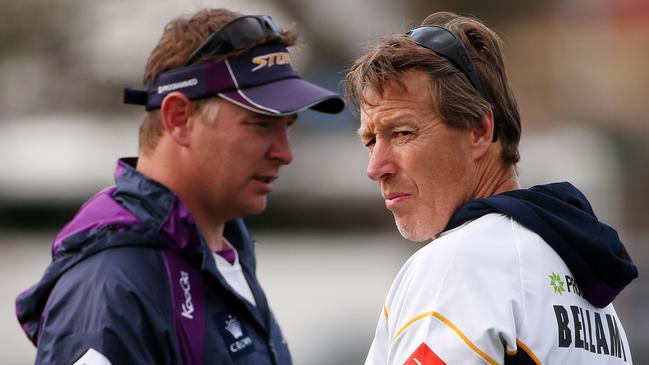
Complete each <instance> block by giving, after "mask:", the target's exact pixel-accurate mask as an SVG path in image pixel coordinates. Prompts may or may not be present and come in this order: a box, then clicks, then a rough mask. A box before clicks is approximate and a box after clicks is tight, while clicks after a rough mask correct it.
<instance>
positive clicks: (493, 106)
mask: <svg viewBox="0 0 649 365" xmlns="http://www.w3.org/2000/svg"><path fill="white" fill-rule="evenodd" d="M501 45H502V42H501V40H500V38H499V37H498V36H497V35H496V34H495V33H494V32H493V31H491V30H490V29H489V28H487V27H486V26H485V25H484V24H482V23H480V22H479V21H477V20H475V19H472V18H468V17H461V16H458V15H455V14H451V13H445V12H443V13H435V14H432V15H430V16H429V17H427V18H426V20H424V22H423V23H422V25H421V26H420V27H417V28H415V29H412V30H411V31H409V32H407V33H406V34H400V35H395V36H392V37H387V38H384V39H383V40H381V41H380V42H379V44H378V45H376V46H375V47H373V48H372V49H370V50H369V51H368V52H367V53H365V54H364V55H362V56H361V57H360V58H359V59H358V60H357V61H356V62H355V64H354V65H353V66H352V68H351V70H350V72H349V73H348V75H347V79H346V86H347V91H348V95H349V97H350V100H351V101H352V102H353V103H354V104H355V105H356V106H358V107H359V109H360V129H359V135H360V137H361V139H362V142H363V144H364V145H365V146H366V147H367V148H368V150H369V152H370V158H369V164H368V167H367V175H368V176H369V177H370V178H371V179H372V180H374V181H376V182H377V183H378V184H379V187H380V189H381V193H382V195H383V198H384V199H385V204H386V206H387V208H388V209H389V210H390V211H392V213H393V215H394V218H395V221H396V224H397V227H398V229H399V231H400V233H401V234H402V236H403V237H405V238H407V239H409V240H412V241H425V240H432V241H431V242H430V243H428V244H427V245H426V246H424V247H423V248H422V249H421V250H419V251H418V252H417V253H415V254H414V255H413V256H412V257H411V258H410V259H409V260H408V261H407V262H406V263H405V265H404V266H403V268H402V269H401V271H400V272H399V274H398V275H397V277H396V279H395V280H394V282H393V284H392V287H391V288H390V290H389V292H388V294H387V298H386V301H385V304H384V306H383V309H382V313H381V314H380V318H379V323H378V325H377V329H376V334H375V337H374V341H373V343H372V346H371V348H370V351H369V354H368V357H367V360H366V364H368V365H369V364H372V365H374V364H377V365H378V364H382V365H385V364H391V365H392V364H393V365H401V364H408V365H424V364H428V365H431V364H436V365H439V364H453V365H458V364H537V365H539V364H630V363H631V353H630V350H629V344H628V342H627V338H626V335H625V333H624V329H623V327H622V324H621V323H620V320H619V318H618V316H617V314H616V313H615V310H614V308H613V305H612V304H611V302H612V301H613V299H614V298H615V296H616V295H617V294H618V293H620V291H621V290H622V289H623V288H624V287H625V286H626V285H627V284H629V282H630V281H631V280H633V279H634V278H635V277H637V270H636V268H635V266H634V265H633V263H632V262H631V259H630V258H629V256H628V255H627V253H626V251H625V249H624V247H623V245H622V243H621V242H620V240H619V238H618V235H617V233H616V232H615V230H613V229H612V228H611V227H609V226H607V225H605V224H604V223H601V222H600V221H598V219H597V218H596V216H595V214H594V213H593V210H592V208H591V207H590V204H589V203H588V201H587V200H586V198H585V197H584V195H583V194H582V193H580V192H579V191H578V190H577V189H576V188H575V187H574V186H572V185H571V184H569V183H566V182H564V183H555V184H548V185H540V186H535V187H532V188H529V189H521V188H520V186H519V183H518V178H517V171H516V167H515V165H516V163H517V161H518V159H519V153H518V142H519V138H520V133H521V125H520V118H519V113H518V107H517V105H516V100H515V98H514V95H513V93H512V90H511V87H510V86H509V82H508V80H507V75H506V73H505V67H504V63H503V55H502V52H501Z"/></svg>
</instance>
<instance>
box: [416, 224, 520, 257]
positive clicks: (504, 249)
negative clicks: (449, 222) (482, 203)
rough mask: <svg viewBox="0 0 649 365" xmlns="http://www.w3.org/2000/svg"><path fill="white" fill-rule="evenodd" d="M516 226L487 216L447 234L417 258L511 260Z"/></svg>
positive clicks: (423, 250) (421, 251)
mask: <svg viewBox="0 0 649 365" xmlns="http://www.w3.org/2000/svg"><path fill="white" fill-rule="evenodd" d="M515 225H516V222H513V221H512V219H511V218H510V217H507V216H504V215H501V214H487V215H484V216H482V217H480V218H477V219H475V220H472V221H469V222H467V223H465V224H463V225H461V226H459V227H457V228H455V229H452V230H450V231H447V232H444V233H443V234H441V235H440V236H439V237H438V238H437V239H435V240H433V241H431V242H430V243H428V244H427V245H426V246H424V247H423V248H422V249H421V250H420V251H419V252H417V254H415V255H419V256H420V259H425V260H430V259H434V258H439V259H443V260H448V259H449V258H450V257H456V256H458V255H459V256H461V257H464V256H467V255H468V256H469V257H470V256H474V255H475V256H477V257H478V258H479V257H482V258H484V257H485V256H489V255H492V254H493V255H499V256H501V257H502V256H507V255H508V254H510V253H515V249H514V245H513V243H514V226H515ZM440 255H443V256H446V258H442V257H440Z"/></svg>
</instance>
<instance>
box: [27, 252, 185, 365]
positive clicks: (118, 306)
mask: <svg viewBox="0 0 649 365" xmlns="http://www.w3.org/2000/svg"><path fill="white" fill-rule="evenodd" d="M167 318H172V317H171V304H170V298H169V294H168V284H167V283H166V276H165V274H164V264H163V263H162V261H161V259H160V256H159V254H158V253H157V251H155V250H153V249H146V248H142V247H122V248H112V249H107V250H104V251H102V252H99V253H97V254H95V255H93V256H91V257H89V258H87V259H85V260H84V261H82V262H80V263H78V264H77V265H75V266H74V267H72V268H71V269H70V270H69V271H67V272H66V273H65V274H63V276H62V277H61V278H60V279H59V281H58V282H57V284H56V286H55V288H54V290H53V291H52V293H51V295H50V298H49V300H48V304H47V306H46V308H45V311H44V313H43V316H42V319H41V329H40V331H39V333H40V335H39V339H38V351H37V355H36V356H37V357H36V364H66V365H69V364H75V363H77V362H78V361H79V359H80V358H82V357H83V359H82V361H79V362H78V363H84V364H88V365H92V364H101V365H105V364H113V365H114V364H169V363H176V362H177V361H176V358H175V357H174V356H175V355H174V353H175V352H174V351H173V348H174V345H173V341H174V340H173V335H172V334H173V328H172V326H173V325H172V324H171V321H168V320H166V319H167Z"/></svg>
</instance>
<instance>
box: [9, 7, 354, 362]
mask: <svg viewBox="0 0 649 365" xmlns="http://www.w3.org/2000/svg"><path fill="white" fill-rule="evenodd" d="M295 38H296V35H295V33H294V31H282V30H281V29H280V28H279V27H278V26H277V25H276V24H275V23H274V22H273V20H272V19H271V18H270V17H268V16H241V15H239V14H236V13H233V12H231V11H228V10H224V9H218V10H202V11H199V12H197V13H196V14H194V15H193V16H191V17H189V18H185V17H180V18H177V19H175V20H173V21H171V22H170V23H169V24H167V25H166V27H165V29H164V32H163V35H162V38H161V39H160V41H159V43H158V45H157V46H156V47H155V48H154V49H153V51H152V53H151V55H150V57H149V61H148V63H147V65H146V70H145V75H144V81H145V88H144V89H143V90H135V89H126V90H125V92H124V101H125V102H126V103H128V104H136V105H143V106H144V107H145V108H146V114H145V115H144V117H143V120H142V123H141V126H140V140H139V142H140V148H139V158H124V159H121V160H119V162H118V164H117V168H116V170H115V174H114V175H115V182H116V183H115V186H112V187H110V188H107V189H105V190H103V191H101V192H99V193H98V194H97V195H95V196H94V197H93V198H92V199H90V200H89V201H88V202H87V203H86V204H84V205H83V206H82V207H81V209H80V211H79V212H78V213H77V215H76V216H75V217H74V218H73V220H72V221H71V222H70V223H68V224H67V225H66V226H65V227H64V228H63V229H62V231H61V232H60V233H59V234H58V235H57V237H56V238H55V240H54V243H53V247H52V255H53V261H52V263H51V265H50V267H49V268H48V269H47V271H46V272H45V275H44V276H43V278H42V280H41V281H40V282H39V283H38V284H36V285H35V286H34V287H32V288H30V289H29V290H27V291H25V292H24V293H22V294H21V295H20V296H19V297H18V299H17V303H16V305H17V314H18V318H19V321H20V323H21V324H22V327H23V329H24V330H25V332H26V333H27V335H28V336H29V338H30V339H31V340H32V341H33V342H34V343H35V344H37V346H38V352H37V358H36V363H38V364H102V365H105V364H185V365H189V364H250V365H252V364H255V365H259V364H290V363H291V357H290V355H289V351H288V347H287V344H286V342H285V340H284V337H283V335H282V332H281V331H280V328H279V326H278V324H277V323H276V321H275V318H274V317H273V314H272V313H271V310H270V307H269V304H268V302H267V300H266V296H265V294H264V292H263V290H262V288H261V287H260V285H259V282H258V280H257V277H256V273H255V270H256V262H255V254H254V244H253V241H252V239H251V238H250V235H249V233H248V231H247V229H246V226H245V224H244V222H243V221H242V219H241V218H242V217H244V216H247V215H251V214H258V213H260V212H261V211H263V210H264V208H265V206H266V197H267V195H268V194H269V193H270V192H271V190H272V187H273V182H274V181H275V180H276V179H277V178H278V176H279V170H280V167H281V166H283V165H286V164H289V163H290V162H291V160H292V159H293V156H292V153H291V148H290V146H289V143H288V134H287V133H288V129H289V127H290V126H291V125H292V124H293V123H294V122H295V120H296V113H297V112H299V111H301V110H304V109H307V108H311V109H314V110H317V111H320V112H325V113H337V112H340V111H341V110H342V109H343V107H344V102H343V101H342V99H341V98H340V97H339V96H337V95H336V94H334V93H332V92H330V91H327V90H324V89H322V88H320V87H318V86H315V85H313V84H310V83H308V82H306V81H304V80H302V79H301V78H300V76H299V75H298V74H297V72H296V71H295V69H294V68H293V67H292V66H291V62H290V57H289V54H288V51H287V49H286V47H288V46H291V45H293V43H294V42H295Z"/></svg>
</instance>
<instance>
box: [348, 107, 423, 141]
mask: <svg viewBox="0 0 649 365" xmlns="http://www.w3.org/2000/svg"><path fill="white" fill-rule="evenodd" d="M411 119H412V116H411V115H410V114H409V113H403V114H398V115H395V116H391V117H387V118H384V119H382V120H381V121H380V122H378V123H375V125H374V128H373V129H374V130H378V131H385V130H390V129H394V128H397V127H400V126H403V125H409V124H411V123H410V120H411ZM404 121H405V122H404ZM356 134H358V136H359V137H361V138H364V137H368V136H370V135H372V134H374V133H373V132H371V131H369V130H367V129H366V128H363V127H360V128H358V130H356Z"/></svg>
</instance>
